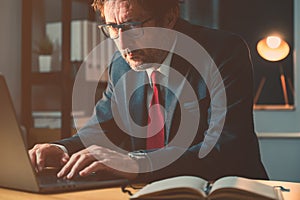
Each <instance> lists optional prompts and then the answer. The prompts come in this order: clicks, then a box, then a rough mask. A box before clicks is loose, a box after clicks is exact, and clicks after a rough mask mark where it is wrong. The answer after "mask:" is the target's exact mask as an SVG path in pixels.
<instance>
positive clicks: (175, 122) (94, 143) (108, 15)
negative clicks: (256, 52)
mask: <svg viewBox="0 0 300 200" xmlns="http://www.w3.org/2000/svg"><path fill="white" fill-rule="evenodd" d="M93 6H94V8H95V9H96V10H99V11H100V12H101V14H102V17H103V20H104V22H105V24H103V25H101V26H100V27H101V29H102V30H103V32H104V33H105V34H106V35H107V36H108V37H110V38H111V39H113V40H114V42H115V43H116V45H117V47H118V49H119V51H120V53H117V54H116V55H115V56H114V58H113V61H112V62H111V64H110V66H109V69H108V71H109V81H108V87H107V89H106V91H105V92H104V94H103V98H102V99H101V100H100V101H99V102H98V103H97V105H96V108H95V111H96V116H94V117H93V118H92V119H91V120H90V122H89V123H88V124H87V125H86V126H85V127H84V128H83V129H81V130H79V132H78V134H76V135H75V136H74V137H71V138H68V139H64V140H61V141H58V142H56V143H55V144H38V145H35V147H34V148H33V149H31V150H30V151H29V155H30V158H31V160H32V164H33V165H34V166H36V169H37V171H41V170H43V168H44V167H45V166H48V165H52V166H53V165H54V166H57V167H60V166H63V167H62V169H61V170H60V172H59V173H58V177H63V176H66V177H67V178H69V179H71V178H73V177H74V176H75V175H77V174H79V175H81V176H86V175H88V174H91V173H93V172H99V173H101V172H103V171H105V173H108V172H109V173H113V174H117V175H119V176H122V177H125V178H128V179H137V180H142V181H152V180H157V179H161V178H166V177H171V176H177V175H196V176H200V177H203V178H206V179H209V180H215V179H217V178H219V177H222V176H227V175H236V176H244V177H250V178H258V179H266V178H267V175H266V172H265V170H264V167H263V165H262V163H261V160H260V154H259V147H258V141H257V137H256V135H255V132H254V127H253V114H252V112H253V110H252V83H253V82H252V81H253V80H252V65H251V61H250V59H249V52H248V49H247V46H246V45H245V44H244V42H243V41H242V40H241V39H240V38H239V37H237V36H236V35H233V34H230V33H225V32H222V31H216V30H211V29H207V28H204V27H199V26H194V25H191V24H189V23H188V22H186V21H184V20H181V19H179V17H178V16H179V6H178V1H177V0H164V1H160V0H95V1H94V3H93ZM151 27H152V28H153V27H154V28H156V29H154V32H153V29H151ZM157 29H158V31H157ZM168 30H169V31H170V30H173V31H171V32H168ZM165 31H166V32H165ZM181 34H182V35H184V36H186V37H188V38H190V39H188V40H189V41H190V40H192V41H194V43H195V44H196V46H197V45H198V46H199V45H201V47H203V48H204V49H205V52H207V55H209V57H211V60H209V59H206V58H205V56H203V55H200V54H205V53H203V52H200V51H199V52H198V51H196V52H195V51H194V50H193V47H191V46H188V47H187V50H186V51H183V52H184V53H187V54H186V55H188V56H187V57H189V55H198V56H199V58H198V59H197V61H198V62H203V63H204V64H201V66H200V68H199V66H192V64H193V63H192V62H190V61H189V60H188V58H187V57H181V56H179V55H177V54H175V53H172V52H176V51H182V48H181V47H182V46H184V45H185V44H184V43H185V42H183V41H182V39H181ZM184 36H182V37H184ZM152 43H155V44H156V45H157V46H158V48H155V47H157V46H155V45H154V46H151V44H152ZM198 46H197V47H198ZM194 57H195V56H194ZM196 57H197V56H196ZM169 66H170V67H169ZM213 66H216V68H215V69H216V71H213V69H214V67H213ZM201 70H202V71H201ZM211 71H212V72H211ZM157 72H159V73H157ZM152 74H158V75H155V76H158V77H160V80H159V81H158V82H157V83H158V84H156V83H155V82H156V79H152V78H153V77H152ZM218 77H221V82H218V81H216V80H218ZM149 83H150V84H149ZM191 88H192V89H191ZM223 89H224V91H225V95H224V94H222V91H223ZM128 90H132V91H128ZM189 90H192V92H191V93H189V92H187V91H189ZM222 98H225V101H224V102H225V103H224V102H222ZM223 100H224V99H223ZM153 102H154V103H153ZM149 104H150V105H152V106H153V105H157V104H162V105H163V106H164V108H161V107H156V109H153V110H151V109H149V106H148V105H149ZM223 111H224V112H223ZM152 112H153V113H152ZM152 114H153V115H152ZM151 115H152V116H151ZM149 116H150V117H149ZM127 119H130V120H131V121H130V120H127ZM161 121H162V122H161ZM183 123H186V124H185V126H184V128H182V127H181V124H183ZM195 127H196V128H195ZM150 129H156V130H154V131H153V130H152V131H149V130H150ZM149 132H151V135H149ZM152 132H153V133H152ZM178 135H179V136H178ZM99 138H101V139H99ZM107 138H108V139H109V141H108V142H107V141H106V139H107ZM191 138H192V140H191ZM174 141H175V142H174ZM110 142H111V143H110ZM108 144H110V145H108ZM111 144H114V145H111ZM115 147H116V148H115ZM203 149H204V150H203ZM127 151H128V152H129V153H128V154H127V153H126V152H127Z"/></svg>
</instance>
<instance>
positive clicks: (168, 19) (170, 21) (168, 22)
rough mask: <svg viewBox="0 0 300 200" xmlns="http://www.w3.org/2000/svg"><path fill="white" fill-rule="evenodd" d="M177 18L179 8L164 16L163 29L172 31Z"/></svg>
mask: <svg viewBox="0 0 300 200" xmlns="http://www.w3.org/2000/svg"><path fill="white" fill-rule="evenodd" d="M178 17H179V8H178V7H176V8H173V9H172V10H170V11H169V12H168V13H166V15H165V16H164V19H163V27H164V28H168V29H172V28H173V27H174V26H175V24H176V22H177V20H178Z"/></svg>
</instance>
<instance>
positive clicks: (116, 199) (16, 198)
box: [0, 188, 129, 200]
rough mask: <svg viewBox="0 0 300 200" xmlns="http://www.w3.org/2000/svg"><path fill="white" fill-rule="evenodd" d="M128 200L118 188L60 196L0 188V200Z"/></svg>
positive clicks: (68, 193) (69, 193)
mask: <svg viewBox="0 0 300 200" xmlns="http://www.w3.org/2000/svg"><path fill="white" fill-rule="evenodd" d="M102 199H103V200H128V199H129V195H127V194H124V193H123V192H122V191H121V189H120V188H111V189H99V190H85V191H79V192H67V193H60V194H35V193H29V192H22V191H16V190H9V189H4V188H0V200H102Z"/></svg>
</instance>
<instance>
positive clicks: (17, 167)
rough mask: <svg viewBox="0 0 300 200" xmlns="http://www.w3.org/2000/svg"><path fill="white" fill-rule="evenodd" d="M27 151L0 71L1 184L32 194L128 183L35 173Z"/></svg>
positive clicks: (96, 176) (99, 177) (106, 177)
mask: <svg viewBox="0 0 300 200" xmlns="http://www.w3.org/2000/svg"><path fill="white" fill-rule="evenodd" d="M27 152H28V151H27V148H26V144H25V142H24V140H23V136H22V132H21V129H20V125H19V124H18V121H17V118H16V114H15V110H14V107H13V104H12V100H11V96H10V93H9V90H8V87H7V84H6V82H5V78H4V76H3V75H2V74H0V159H1V160H0V162H1V163H0V187H4V188H11V189H17V190H23V191H29V192H35V193H58V192H67V191H74V190H84V189H97V188H109V187H118V186H123V185H126V183H127V182H128V180H126V179H121V178H118V177H116V176H113V175H106V174H94V175H91V176H88V177H76V178H74V179H72V180H66V179H58V178H57V177H56V171H55V170H45V171H44V172H42V173H36V172H35V170H34V168H33V167H32V165H31V162H30V159H29V156H28V153H27Z"/></svg>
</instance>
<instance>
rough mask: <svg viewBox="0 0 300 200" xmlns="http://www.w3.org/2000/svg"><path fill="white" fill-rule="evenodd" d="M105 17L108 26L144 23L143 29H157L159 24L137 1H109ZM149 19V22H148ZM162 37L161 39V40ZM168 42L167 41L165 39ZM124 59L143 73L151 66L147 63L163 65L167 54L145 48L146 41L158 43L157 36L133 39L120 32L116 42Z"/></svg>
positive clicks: (105, 9) (150, 35)
mask: <svg viewBox="0 0 300 200" xmlns="http://www.w3.org/2000/svg"><path fill="white" fill-rule="evenodd" d="M104 16H105V21H106V23H107V24H111V23H115V24H122V23H125V22H143V21H145V20H147V21H146V22H145V23H144V24H143V25H142V26H143V27H156V26H157V22H156V21H155V20H154V18H152V16H150V15H149V14H148V13H147V12H145V11H144V10H143V8H142V7H141V6H140V5H139V4H138V3H137V0H131V1H127V0H114V1H107V2H106V3H105V6H104ZM148 19H149V20H148ZM127 33H128V32H127ZM161 38H162V37H160V40H162V39H161ZM163 40H164V42H166V40H165V39H163ZM114 41H115V43H116V45H117V47H118V49H119V51H120V52H121V53H122V56H123V58H124V59H125V60H126V62H127V63H128V64H129V65H130V67H131V68H132V69H133V70H135V71H141V70H144V69H145V68H148V67H153V66H151V65H146V64H147V63H161V62H163V60H164V59H165V57H166V55H167V52H166V51H162V50H159V49H152V48H144V46H145V45H144V43H145V41H147V42H146V43H148V42H160V41H158V35H157V34H147V33H146V31H145V29H144V34H143V35H142V36H141V37H140V38H138V39H137V38H133V37H130V36H129V35H128V34H126V31H125V32H123V31H122V30H121V31H119V38H118V39H115V40H114Z"/></svg>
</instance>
